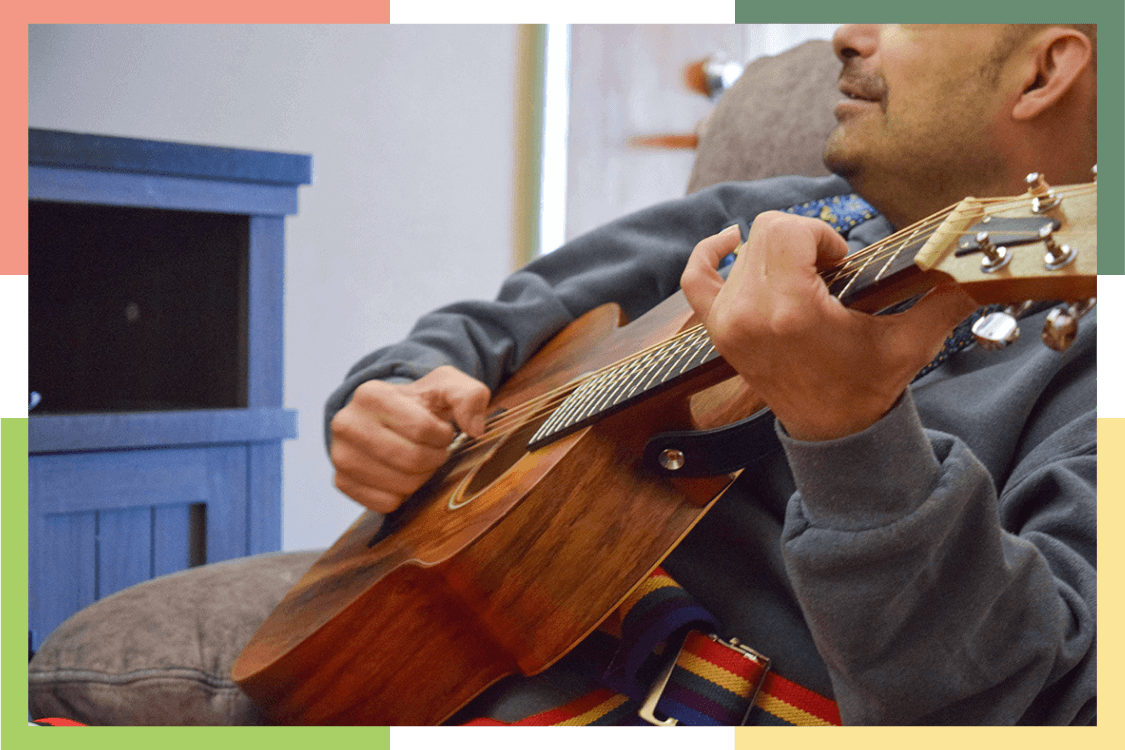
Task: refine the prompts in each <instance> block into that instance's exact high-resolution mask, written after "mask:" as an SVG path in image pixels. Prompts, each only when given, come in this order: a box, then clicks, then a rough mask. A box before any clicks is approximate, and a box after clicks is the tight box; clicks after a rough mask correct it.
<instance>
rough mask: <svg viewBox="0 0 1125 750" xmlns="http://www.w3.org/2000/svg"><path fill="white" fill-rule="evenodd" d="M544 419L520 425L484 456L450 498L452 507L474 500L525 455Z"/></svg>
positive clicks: (455, 507)
mask: <svg viewBox="0 0 1125 750" xmlns="http://www.w3.org/2000/svg"><path fill="white" fill-rule="evenodd" d="M542 421H543V420H541V419H537V420H534V421H533V422H528V423H525V424H523V425H520V427H519V428H517V429H515V430H513V431H512V432H510V433H508V434H507V435H504V436H503V437H501V438H500V440H499V442H498V443H497V444H496V445H494V446H493V447H492V448H491V450H490V451H489V452H488V455H486V456H485V457H484V459H483V460H482V461H481V463H480V465H478V466H477V468H476V470H475V471H474V472H473V473H472V474H471V475H470V476H469V477H468V478H467V479H466V480H465V482H464V484H462V485H461V487H459V488H458V491H457V492H455V493H453V496H452V497H451V498H450V499H449V507H450V509H457V508H460V507H461V506H463V505H465V504H467V503H469V502H470V501H472V499H473V497H475V496H476V495H477V493H479V492H481V491H482V490H484V489H485V488H486V487H488V486H490V485H491V484H492V483H493V482H495V481H496V480H498V479H500V477H502V476H504V474H505V472H507V471H508V469H510V468H512V466H513V465H515V463H516V462H517V461H519V460H520V459H521V458H523V457H524V456H525V455H527V444H528V442H529V441H530V440H531V436H532V435H534V434H535V431H536V430H537V429H538V428H539V425H540V424H541V423H542Z"/></svg>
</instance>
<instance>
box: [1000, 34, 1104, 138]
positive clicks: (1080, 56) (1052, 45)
mask: <svg viewBox="0 0 1125 750" xmlns="http://www.w3.org/2000/svg"><path fill="white" fill-rule="evenodd" d="M1034 43H1035V48H1034V57H1033V58H1032V60H1031V62H1032V64H1033V66H1034V67H1033V69H1031V70H1030V71H1029V74H1028V75H1027V77H1026V79H1025V86H1024V90H1023V93H1021V94H1020V96H1019V98H1017V99H1016V102H1015V105H1014V106H1013V108H1012V117H1014V118H1015V119H1017V120H1030V119H1033V118H1035V117H1038V116H1039V115H1040V114H1042V113H1043V112H1044V111H1046V110H1048V109H1050V108H1051V107H1052V106H1054V105H1055V104H1056V103H1057V102H1058V101H1059V100H1060V99H1061V98H1062V97H1063V96H1065V95H1066V93H1067V92H1068V91H1070V90H1071V89H1072V88H1073V86H1074V84H1075V82H1076V81H1078V79H1079V78H1080V77H1081V76H1082V75H1083V74H1084V73H1085V72H1086V71H1087V69H1088V68H1089V67H1090V66H1091V65H1092V64H1093V60H1092V59H1091V58H1092V56H1093V44H1091V42H1090V39H1089V37H1087V36H1086V35H1085V34H1083V33H1082V32H1080V31H1077V30H1075V29H1068V28H1063V27H1053V28H1051V29H1049V30H1048V31H1045V32H1043V34H1042V35H1041V36H1039V37H1037V38H1036V39H1035V42H1034Z"/></svg>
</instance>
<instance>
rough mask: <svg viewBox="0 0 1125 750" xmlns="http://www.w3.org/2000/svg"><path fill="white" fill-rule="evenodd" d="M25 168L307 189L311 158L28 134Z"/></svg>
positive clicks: (64, 134) (57, 133) (85, 136)
mask: <svg viewBox="0 0 1125 750" xmlns="http://www.w3.org/2000/svg"><path fill="white" fill-rule="evenodd" d="M27 151H28V164H29V165H42V166H55V167H71V168H78V169H96V170H111V171H117V172H134V173H140V174H152V175H166V176H175V177H197V178H206V179H211V180H224V181H229V182H253V183H265V184H270V185H293V186H296V185H308V184H311V183H312V157H311V156H308V155H305V154H288V153H279V152H274V151H254V150H250V149H239V148H221V147H217V146H202V145H196V144H191V143H173V142H170V141H151V140H143V139H140V138H120V137H117V136H106V135H90V134H86V133H70V132H65V131H61V130H42V129H39V128H28V131H27Z"/></svg>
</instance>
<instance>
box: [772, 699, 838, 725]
mask: <svg viewBox="0 0 1125 750" xmlns="http://www.w3.org/2000/svg"><path fill="white" fill-rule="evenodd" d="M755 704H756V705H757V706H758V708H760V709H762V710H763V711H769V712H770V713H771V714H773V715H774V716H776V717H777V718H779V719H781V720H782V721H787V722H789V723H790V724H795V725H796V726H799V727H831V726H835V724H833V723H832V722H830V721H825V720H824V719H822V718H820V717H819V716H814V715H812V714H810V713H809V712H808V711H804V710H802V709H800V708H797V707H796V706H794V705H793V704H791V703H786V702H785V701H783V700H781V699H780V698H775V697H774V696H772V695H769V694H768V693H758V700H757V701H755Z"/></svg>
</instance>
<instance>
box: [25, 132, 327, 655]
mask: <svg viewBox="0 0 1125 750" xmlns="http://www.w3.org/2000/svg"><path fill="white" fill-rule="evenodd" d="M28 154H29V160H28V161H29V168H28V190H29V193H28V197H29V208H28V228H29V235H28V319H29V325H28V334H29V342H28V360H29V366H28V381H29V388H30V389H31V390H33V391H35V392H36V393H38V394H39V396H40V398H41V400H40V401H39V403H38V405H37V406H36V407H35V409H34V410H32V411H31V412H30V413H29V420H28V421H29V424H28V443H29V456H28V471H29V476H28V511H29V512H28V527H29V528H28V552H29V580H28V600H29V601H28V604H29V631H30V643H31V649H32V650H34V649H35V648H37V647H38V644H39V643H41V642H42V640H43V638H45V637H46V636H47V635H49V634H50V632H51V631H52V630H54V628H55V627H56V626H58V625H59V624H60V623H61V622H62V621H63V620H64V619H66V618H67V617H69V616H70V615H71V614H73V613H74V612H76V611H77V610H79V609H81V608H82V607H84V606H86V605H88V604H90V603H91V602H93V601H95V600H96V599H99V598H102V597H104V596H108V595H109V594H112V593H113V592H115V591H118V590H120V589H122V588H124V587H126V586H129V585H132V584H134V583H138V582H140V581H143V580H147V579H149V578H152V577H154V576H158V575H163V574H165V573H171V572H174V571H177V570H181V569H183V568H186V567H190V566H192V565H199V564H203V563H206V562H215V561H218V560H225V559H230V558H234V557H240V556H243V555H247V554H255V553H259V552H267V551H273V550H277V549H279V548H280V544H281V444H282V441H284V440H285V439H288V438H292V437H295V436H296V430H297V427H296V421H297V420H296V413H295V412H294V411H293V410H291V409H286V408H284V407H283V404H282V370H283V359H282V357H283V350H282V332H283V327H282V326H283V320H282V311H283V301H284V300H283V293H284V221H285V216H287V215H291V214H294V213H296V210H297V190H298V186H299V185H302V184H309V183H311V181H312V180H311V169H312V161H311V157H309V156H305V155H300V154H281V153H271V152H263V151H250V150H245V149H227V148H213V147H208V146H199V145H192V144H180V143H167V142H160V141H147V140H139V139H133V138H116V137H108V136H95V135H86V134H78V133H65V132H60V131H47V130H36V129H31V130H29V133H28Z"/></svg>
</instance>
